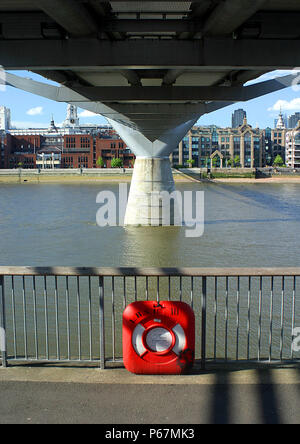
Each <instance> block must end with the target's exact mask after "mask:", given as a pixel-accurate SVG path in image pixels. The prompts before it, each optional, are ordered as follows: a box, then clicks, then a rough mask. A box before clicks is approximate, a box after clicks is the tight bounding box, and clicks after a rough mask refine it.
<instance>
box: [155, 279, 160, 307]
mask: <svg viewBox="0 0 300 444" xmlns="http://www.w3.org/2000/svg"><path fill="white" fill-rule="evenodd" d="M159 299H160V298H159V276H157V286H156V301H157V302H158V303H159Z"/></svg>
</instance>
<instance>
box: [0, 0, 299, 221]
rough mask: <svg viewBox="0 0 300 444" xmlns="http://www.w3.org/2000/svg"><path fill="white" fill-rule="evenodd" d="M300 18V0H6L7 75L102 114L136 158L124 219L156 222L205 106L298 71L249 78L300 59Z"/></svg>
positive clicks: (282, 84)
mask: <svg viewBox="0 0 300 444" xmlns="http://www.w3.org/2000/svg"><path fill="white" fill-rule="evenodd" d="M299 25H300V2H299V0H199V1H184V0H182V1H177V0H173V1H148V0H143V1H122V0H121V1H103V0H0V36H1V39H0V65H2V67H3V70H4V71H5V72H6V75H2V76H1V77H2V80H1V81H2V83H6V84H7V85H11V86H14V87H16V88H20V89H23V90H25V91H28V92H31V93H34V94H38V95H41V96H43V97H47V98H49V99H52V100H56V101H61V102H67V103H69V104H74V105H77V106H79V107H80V108H83V109H86V110H89V111H92V112H94V113H98V114H101V115H102V116H105V117H106V118H107V120H108V121H109V123H110V124H111V125H112V126H113V127H114V128H115V130H116V131H117V132H118V133H119V134H120V136H121V137H122V139H124V141H125V142H126V144H127V145H128V146H129V147H130V148H131V150H132V151H133V152H134V153H135V155H136V156H137V160H136V163H135V169H134V176H133V180H132V185H131V190H130V195H129V201H128V208H127V213H126V218H125V224H126V225H149V224H150V221H151V211H152V203H151V202H152V199H151V196H152V193H153V192H157V191H169V192H172V191H174V190H175V186H174V180H173V176H172V171H171V166H170V162H169V156H170V154H171V153H172V151H173V150H174V149H176V147H177V146H178V143H179V142H180V141H181V140H182V138H183V137H184V136H185V134H186V133H187V132H188V131H189V130H190V128H191V127H192V126H193V125H194V124H195V123H196V122H197V121H198V120H199V118H200V117H201V116H202V115H204V114H206V113H211V112H213V111H215V110H218V109H220V108H223V107H226V106H228V105H231V104H233V103H235V102H241V101H247V100H250V99H254V98H256V97H259V96H262V95H265V94H268V93H271V92H274V91H278V90H280V89H283V88H286V87H288V86H290V85H291V84H292V83H293V82H297V81H298V79H297V76H284V77H280V78H279V79H274V80H270V81H266V82H261V83H256V84H254V85H251V86H244V85H245V84H246V83H247V82H248V81H250V80H253V79H256V78H258V77H260V76H261V75H263V74H265V73H268V72H271V71H274V70H277V69H284V70H285V69H287V70H290V69H294V68H295V67H299V66H300V51H299V43H300V42H299V39H300V26H299ZM24 69H26V70H29V71H32V72H35V73H38V74H40V75H42V76H44V77H45V78H47V79H51V80H53V81H55V82H57V83H58V84H59V85H60V86H51V85H48V84H44V83H40V82H36V81H33V80H30V79H25V78H21V77H19V76H15V75H13V74H10V73H9V71H11V70H24ZM7 71H8V72H7Z"/></svg>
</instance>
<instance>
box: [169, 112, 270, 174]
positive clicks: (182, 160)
mask: <svg viewBox="0 0 300 444" xmlns="http://www.w3.org/2000/svg"><path fill="white" fill-rule="evenodd" d="M264 142H265V135H264V131H262V130H260V129H259V128H252V126H251V125H249V124H248V122H247V119H246V117H244V120H243V124H242V125H241V126H240V127H238V128H218V127H216V126H210V127H197V126H195V127H193V128H192V129H191V130H190V131H189V133H188V135H187V136H186V137H185V138H184V139H183V141H182V142H181V143H180V144H179V148H178V150H177V151H175V152H174V153H173V156H172V162H173V164H174V165H184V166H187V165H188V164H189V163H190V161H193V162H192V163H193V165H194V166H197V167H200V168H205V167H210V166H215V167H219V168H222V167H226V166H232V165H234V164H235V165H236V164H239V165H240V166H241V167H242V168H255V167H261V166H263V164H264V160H265V152H264Z"/></svg>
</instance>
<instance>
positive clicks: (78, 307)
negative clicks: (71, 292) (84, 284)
mask: <svg viewBox="0 0 300 444" xmlns="http://www.w3.org/2000/svg"><path fill="white" fill-rule="evenodd" d="M77 330H78V331H77V334H78V357H79V361H81V356H82V353H81V310H80V281H79V276H77Z"/></svg>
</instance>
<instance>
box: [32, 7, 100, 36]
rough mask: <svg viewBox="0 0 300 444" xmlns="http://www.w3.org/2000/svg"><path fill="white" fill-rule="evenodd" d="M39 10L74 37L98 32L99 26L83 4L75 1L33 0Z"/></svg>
mask: <svg viewBox="0 0 300 444" xmlns="http://www.w3.org/2000/svg"><path fill="white" fill-rule="evenodd" d="M33 2H34V3H35V4H36V6H37V8H38V9H42V10H43V11H44V12H45V13H46V14H48V15H49V17H51V18H52V19H53V20H55V21H56V22H57V23H58V24H59V25H60V26H62V27H63V28H64V29H65V30H66V31H67V32H69V33H70V34H71V35H74V36H86V35H91V34H93V33H97V32H98V26H97V23H96V22H95V20H94V19H93V17H92V16H91V15H90V14H89V12H88V11H87V9H86V8H85V7H84V5H83V4H81V3H79V2H77V1H74V0H33Z"/></svg>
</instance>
